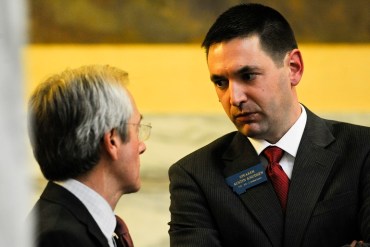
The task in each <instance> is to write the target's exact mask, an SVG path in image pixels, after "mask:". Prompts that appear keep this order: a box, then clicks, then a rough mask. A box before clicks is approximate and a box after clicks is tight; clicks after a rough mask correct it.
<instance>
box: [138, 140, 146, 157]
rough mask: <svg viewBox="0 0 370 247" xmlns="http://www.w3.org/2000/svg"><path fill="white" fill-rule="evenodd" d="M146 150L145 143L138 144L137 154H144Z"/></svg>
mask: <svg viewBox="0 0 370 247" xmlns="http://www.w3.org/2000/svg"><path fill="white" fill-rule="evenodd" d="M145 150H146V144H145V142H140V146H139V154H142V153H144V152H145Z"/></svg>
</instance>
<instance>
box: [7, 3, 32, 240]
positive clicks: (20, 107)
mask: <svg viewBox="0 0 370 247" xmlns="http://www.w3.org/2000/svg"><path fill="white" fill-rule="evenodd" d="M25 4H26V3H25V0H1V1H0V246H16V247H26V246H27V247H29V246H31V244H30V234H29V233H30V227H31V226H27V225H25V222H24V221H25V217H26V215H27V213H28V211H29V210H30V205H29V204H30V199H31V195H30V193H32V191H31V189H30V184H29V178H28V168H27V145H28V140H27V135H26V115H25V112H26V110H25V103H24V102H25V101H24V93H23V90H24V81H23V77H22V76H23V75H22V64H21V49H22V47H23V45H24V44H25V36H26V35H25V34H26V32H25V20H26V6H25Z"/></svg>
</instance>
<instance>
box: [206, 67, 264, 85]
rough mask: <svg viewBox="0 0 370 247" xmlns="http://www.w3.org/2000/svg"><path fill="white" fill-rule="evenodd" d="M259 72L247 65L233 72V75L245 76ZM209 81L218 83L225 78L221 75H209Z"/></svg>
mask: <svg viewBox="0 0 370 247" xmlns="http://www.w3.org/2000/svg"><path fill="white" fill-rule="evenodd" d="M259 70H261V69H260V68H258V67H257V66H249V65H246V66H243V67H241V68H240V69H238V70H236V71H235V72H233V74H234V75H238V76H239V75H241V74H245V73H252V72H256V71H259ZM210 78H211V81H213V82H214V81H218V80H223V79H225V78H226V77H225V76H222V75H211V77H210Z"/></svg>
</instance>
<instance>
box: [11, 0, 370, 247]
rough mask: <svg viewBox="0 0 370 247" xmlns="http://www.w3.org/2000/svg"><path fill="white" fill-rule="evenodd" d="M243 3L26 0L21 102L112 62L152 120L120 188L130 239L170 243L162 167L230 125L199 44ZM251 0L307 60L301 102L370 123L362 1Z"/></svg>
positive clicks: (368, 30) (30, 163)
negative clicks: (277, 21) (279, 22)
mask: <svg viewBox="0 0 370 247" xmlns="http://www.w3.org/2000/svg"><path fill="white" fill-rule="evenodd" d="M9 2H10V0H9ZM246 2H249V1H237V0H202V1H199V0H187V1H176V0H28V1H27V0H25V1H24V5H26V6H28V8H27V11H26V15H25V16H26V17H25V26H26V28H25V29H26V31H25V32H26V41H25V42H24V45H23V46H22V56H21V57H22V60H21V62H20V65H21V67H22V71H23V77H24V79H23V82H22V83H23V84H22V85H23V86H22V93H23V96H22V99H23V100H24V105H25V102H26V100H27V99H28V97H29V95H30V93H31V92H32V90H33V89H34V87H35V86H36V85H37V84H38V83H40V82H41V81H42V80H43V79H45V78H46V77H48V76H49V75H51V74H53V73H56V72H60V71H61V70H64V69H66V68H74V67H79V66H81V65H84V64H96V63H99V64H110V65H112V66H117V67H119V68H122V69H124V70H126V71H127V72H128V73H129V77H130V84H129V90H130V91H131V92H132V94H133V95H134V97H135V100H136V103H137V105H138V107H139V110H140V111H141V112H142V113H143V115H144V118H145V121H147V122H151V123H152V126H153V128H152V136H151V138H150V139H149V141H147V151H146V152H145V153H144V154H143V155H142V156H141V174H142V181H143V185H142V189H141V190H140V191H139V192H138V193H136V194H131V195H125V196H123V197H122V199H121V200H120V203H119V205H118V208H117V213H118V214H120V215H121V216H122V217H123V218H125V220H126V222H127V224H128V225H129V227H130V231H131V234H132V237H133V239H134V243H135V246H138V247H166V246H169V241H168V234H167V231H168V225H167V222H168V221H169V218H170V215H169V211H168V207H169V193H168V178H167V170H168V168H169V166H170V165H171V164H172V163H174V162H175V161H177V160H178V159H180V158H181V157H183V156H184V155H186V154H188V153H190V152H191V151H193V150H195V149H197V148H199V147H201V146H203V145H205V144H207V143H209V142H210V141H212V140H213V139H215V138H217V137H219V136H221V135H223V134H225V133H227V132H229V131H233V130H234V127H233V126H232V124H231V123H230V121H229V120H228V118H227V117H226V115H225V114H224V113H223V110H222V107H221V105H220V104H219V102H218V100H217V97H216V94H215V92H214V89H213V85H212V83H211V82H210V80H209V75H208V70H207V65H206V58H205V53H204V51H203V50H202V49H201V47H200V44H201V42H202V40H203V38H204V35H205V34H206V32H207V30H208V28H209V27H210V26H211V25H212V23H213V22H214V20H215V19H216V18H217V16H218V15H219V14H220V13H222V12H223V11H225V10H226V9H227V8H229V7H231V6H233V5H235V4H238V3H246ZM254 2H258V3H262V4H267V5H269V6H271V7H274V8H276V9H277V10H279V11H280V12H281V13H282V14H283V15H284V16H285V17H286V18H287V19H288V21H289V22H290V24H291V25H292V27H293V29H294V30H295V34H296V37H297V40H298V43H299V45H300V49H301V51H302V53H303V59H304V62H305V73H304V76H303V80H302V81H301V83H300V85H299V86H298V93H299V97H300V100H301V102H302V103H303V104H305V105H306V106H307V107H309V108H310V109H311V110H313V111H314V112H316V113H317V114H318V115H320V116H323V117H326V118H331V119H337V120H342V121H346V122H352V123H355V124H360V125H365V126H370V100H369V92H370V82H369V79H370V72H369V64H370V20H369V19H370V16H369V13H368V10H369V1H368V0H356V1H348V0H326V1H322V0H264V1H254ZM10 83H11V82H10V81H8V84H10ZM24 124H25V122H24ZM23 127H24V126H23ZM25 152H26V153H27V161H26V162H25V163H26V168H27V169H28V170H29V171H30V172H29V173H30V176H29V177H30V181H31V188H32V198H31V199H30V201H31V202H30V203H29V208H31V207H32V205H33V203H34V202H35V201H36V200H37V198H38V197H39V195H40V193H41V190H42V189H43V187H44V185H45V180H44V179H43V178H42V176H41V174H40V172H39V168H38V165H37V164H36V163H35V161H34V159H33V156H32V154H31V151H30V147H29V143H28V140H26V141H25Z"/></svg>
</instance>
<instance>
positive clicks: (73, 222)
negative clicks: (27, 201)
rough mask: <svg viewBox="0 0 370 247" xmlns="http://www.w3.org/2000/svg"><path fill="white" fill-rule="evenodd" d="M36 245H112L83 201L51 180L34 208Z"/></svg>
mask: <svg viewBox="0 0 370 247" xmlns="http://www.w3.org/2000/svg"><path fill="white" fill-rule="evenodd" d="M31 215H33V217H34V219H35V223H36V229H35V232H34V236H35V241H36V245H35V246H37V247H59V246H60V247H62V246H63V247H66V246H71V247H72V246H73V247H77V246H79V247H97V246H100V247H103V246H104V247H109V245H108V240H107V239H106V237H105V236H104V235H103V233H102V231H101V230H100V228H99V227H98V225H97V224H96V222H95V220H94V219H93V218H92V216H91V215H90V213H89V211H88V210H87V208H86V207H85V206H84V205H83V204H82V202H81V201H80V200H79V199H78V198H77V197H75V196H74V195H73V194H72V193H70V192H69V191H68V190H66V189H65V188H63V187H61V186H60V185H57V184H55V183H53V182H49V183H48V185H47V186H46V188H45V190H44V192H43V193H42V195H41V197H40V199H39V200H38V201H37V203H36V205H35V206H34V208H33V209H32V211H31Z"/></svg>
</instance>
